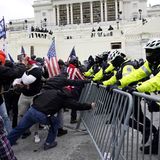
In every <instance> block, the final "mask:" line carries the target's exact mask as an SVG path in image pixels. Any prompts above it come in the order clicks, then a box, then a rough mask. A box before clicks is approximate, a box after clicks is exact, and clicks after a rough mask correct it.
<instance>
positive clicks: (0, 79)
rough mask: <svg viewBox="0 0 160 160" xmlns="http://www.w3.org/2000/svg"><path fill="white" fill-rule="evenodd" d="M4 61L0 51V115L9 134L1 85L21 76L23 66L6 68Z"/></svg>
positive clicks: (4, 58) (9, 125) (8, 121)
mask: <svg viewBox="0 0 160 160" xmlns="http://www.w3.org/2000/svg"><path fill="white" fill-rule="evenodd" d="M5 61H6V56H5V53H4V52H3V51H1V50H0V91H1V93H0V115H1V117H2V119H3V121H4V127H5V129H6V131H7V132H8V133H9V132H10V130H11V121H10V119H9V117H8V114H7V110H6V105H5V102H4V100H3V96H2V94H3V90H2V88H3V85H4V84H6V83H9V82H10V81H13V80H14V79H15V78H18V77H20V76H22V74H23V73H24V71H25V66H24V65H23V64H20V65H19V66H17V67H14V68H10V67H7V66H4V64H5Z"/></svg>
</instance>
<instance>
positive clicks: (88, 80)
mask: <svg viewBox="0 0 160 160" xmlns="http://www.w3.org/2000/svg"><path fill="white" fill-rule="evenodd" d="M83 81H84V83H91V80H90V79H86V80H83Z"/></svg>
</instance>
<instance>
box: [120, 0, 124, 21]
mask: <svg viewBox="0 0 160 160" xmlns="http://www.w3.org/2000/svg"><path fill="white" fill-rule="evenodd" d="M119 11H121V12H122V15H120V16H121V17H120V18H121V19H123V1H122V0H120V1H119Z"/></svg>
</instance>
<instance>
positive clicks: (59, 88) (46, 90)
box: [8, 75, 95, 150]
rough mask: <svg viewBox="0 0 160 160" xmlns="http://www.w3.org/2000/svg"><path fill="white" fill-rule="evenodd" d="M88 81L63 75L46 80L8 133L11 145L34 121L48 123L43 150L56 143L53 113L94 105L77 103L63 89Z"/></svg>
mask: <svg viewBox="0 0 160 160" xmlns="http://www.w3.org/2000/svg"><path fill="white" fill-rule="evenodd" d="M88 82H90V81H74V80H69V79H67V78H66V77H65V76H64V75H59V76H55V77H54V78H50V79H49V80H47V81H46V84H45V85H44V86H43V89H42V90H41V92H40V94H38V95H37V96H35V97H34V99H33V104H32V105H31V107H30V108H29V110H28V111H27V112H26V114H25V115H24V116H23V118H22V120H21V121H20V123H19V124H18V126H17V127H16V128H14V129H13V130H12V131H11V132H10V134H9V135H8V139H9V141H10V143H11V145H14V144H15V143H16V141H17V139H18V138H19V137H20V136H21V135H22V134H23V133H24V132H25V130H27V129H28V128H30V127H31V126H32V125H33V124H35V123H41V124H45V125H46V124H47V125H50V128H49V132H48V136H47V139H46V142H45V144H44V150H47V149H50V148H53V147H55V146H56V145H57V142H56V141H55V139H56V136H57V131H58V127H59V121H58V118H57V117H55V114H56V113H57V112H58V111H59V110H60V109H62V108H63V107H68V108H75V109H76V110H89V109H91V108H94V107H95V103H92V104H87V103H79V102H78V101H76V100H74V99H73V98H72V95H71V94H70V93H69V92H68V91H67V90H66V89H64V87H65V86H68V85H71V86H73V85H84V84H85V83H88Z"/></svg>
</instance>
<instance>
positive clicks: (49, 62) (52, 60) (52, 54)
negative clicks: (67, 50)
mask: <svg viewBox="0 0 160 160" xmlns="http://www.w3.org/2000/svg"><path fill="white" fill-rule="evenodd" d="M45 62H46V66H47V69H48V73H49V77H54V76H56V75H58V74H59V73H60V69H59V65H58V61H57V57H56V49H55V40H53V41H52V44H51V46H50V48H49V50H48V53H47V58H46V59H45Z"/></svg>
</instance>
